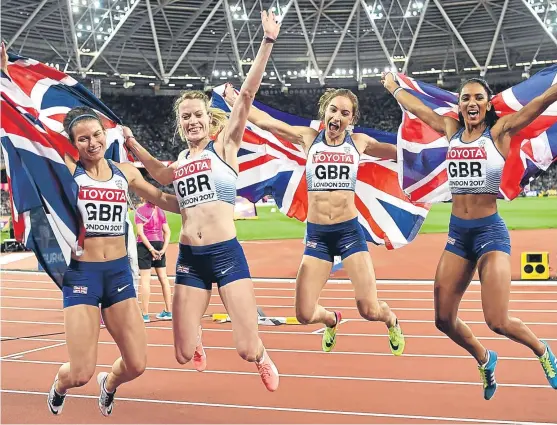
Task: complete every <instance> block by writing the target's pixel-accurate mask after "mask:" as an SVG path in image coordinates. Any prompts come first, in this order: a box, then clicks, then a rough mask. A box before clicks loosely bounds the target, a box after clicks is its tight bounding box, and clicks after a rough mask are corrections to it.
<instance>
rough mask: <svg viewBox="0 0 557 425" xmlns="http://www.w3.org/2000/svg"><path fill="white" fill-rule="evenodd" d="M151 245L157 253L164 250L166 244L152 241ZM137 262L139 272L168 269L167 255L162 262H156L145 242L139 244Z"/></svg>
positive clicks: (162, 258)
mask: <svg viewBox="0 0 557 425" xmlns="http://www.w3.org/2000/svg"><path fill="white" fill-rule="evenodd" d="M151 245H153V248H155V249H156V250H157V251H160V250H161V249H162V246H163V245H164V243H163V242H162V241H151ZM137 262H138V263H139V270H151V267H154V268H156V269H160V268H162V267H166V254H164V255H163V256H162V257H161V259H160V260H155V259H154V258H153V256H152V255H151V253H150V252H149V250H148V249H147V247H146V246H145V244H144V243H143V242H138V243H137Z"/></svg>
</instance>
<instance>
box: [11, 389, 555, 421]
mask: <svg viewBox="0 0 557 425" xmlns="http://www.w3.org/2000/svg"><path fill="white" fill-rule="evenodd" d="M0 391H1V392H3V393H7V394H24V395H39V396H41V397H44V396H46V395H48V393H45V392H39V391H21V390H8V389H2V390H0ZM68 397H69V398H88V399H98V398H99V396H98V395H85V394H69V395H68ZM118 401H130V402H135V403H150V404H162V405H179V406H197V407H218V408H223V409H241V410H263V411H270V412H273V411H274V412H290V413H313V414H319V415H339V416H363V417H374V418H398V419H415V420H427V421H440V422H460V423H462V422H472V423H487V424H504V425H517V424H524V425H545V424H547V422H518V421H507V420H493V419H475V418H455V417H442V416H420V415H401V414H395V413H372V412H350V411H346V410H317V409H303V408H295V407H271V406H257V405H244V404H225V403H203V402H194V401H179V400H155V399H145V398H130V397H118Z"/></svg>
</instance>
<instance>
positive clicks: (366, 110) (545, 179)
mask: <svg viewBox="0 0 557 425" xmlns="http://www.w3.org/2000/svg"><path fill="white" fill-rule="evenodd" d="M506 88H507V86H493V87H492V89H493V91H494V93H499V92H501V91H503V90H504V89H506ZM447 89H448V90H451V91H457V90H458V88H457V87H451V88H447ZM322 94H323V89H316V88H315V89H291V90H289V91H288V93H283V92H282V91H280V90H278V89H266V88H263V89H262V90H260V92H259V93H258V94H257V96H256V99H257V100H258V101H260V102H262V103H264V104H265V105H268V106H270V107H272V108H275V109H278V110H281V111H283V112H287V113H289V114H292V115H297V116H300V117H304V118H309V119H316V118H317V117H318V106H317V102H318V100H319V97H320V96H321V95H322ZM356 95H357V96H358V99H359V103H360V120H359V122H358V123H356V125H358V126H362V127H371V128H375V129H377V130H383V131H388V132H392V133H396V132H397V130H398V126H399V125H400V122H401V116H402V115H401V110H400V107H399V105H398V103H397V102H396V101H395V100H394V98H393V97H392V96H391V95H390V94H389V93H387V92H386V91H385V90H384V89H383V88H382V87H370V88H366V89H364V90H359V91H356ZM102 100H103V102H104V103H105V104H106V105H108V106H109V107H110V108H111V109H112V110H113V111H114V112H115V113H116V114H117V115H118V116H119V117H120V118H121V119H122V120H123V122H124V123H125V124H126V125H128V126H129V127H131V128H132V129H133V131H134V134H135V135H136V137H137V138H138V140H140V142H141V143H143V144H144V146H145V147H146V148H147V149H148V150H149V151H150V152H151V153H152V154H153V155H154V156H155V157H156V158H158V159H160V160H170V161H174V160H175V159H176V158H177V157H178V154H179V153H180V151H182V150H183V149H184V147H185V145H184V143H183V142H182V141H181V140H180V137H179V136H178V134H177V131H176V121H175V117H174V113H173V103H174V100H175V98H174V97H172V96H134V95H121V94H118V95H115V94H103V96H102ZM146 178H147V180H148V181H149V182H150V183H152V184H154V185H155V186H157V187H161V186H160V185H158V184H157V183H156V182H155V181H153V180H152V179H151V178H150V177H149V176H148V175H147V176H146ZM530 188H531V189H532V190H537V191H545V190H548V189H557V164H553V165H552V167H551V168H550V169H549V170H548V172H546V173H544V174H543V175H542V176H541V177H539V178H538V179H537V180H536V181H535V182H534V183H533V184H532V185H531V187H530ZM161 189H163V190H164V191H166V192H169V193H171V192H172V191H173V189H172V186H166V187H161Z"/></svg>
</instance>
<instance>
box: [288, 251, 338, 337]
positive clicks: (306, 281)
mask: <svg viewBox="0 0 557 425" xmlns="http://www.w3.org/2000/svg"><path fill="white" fill-rule="evenodd" d="M331 268H332V264H331V263H330V262H329V261H325V260H321V259H319V258H315V257H311V256H309V255H304V256H303V257H302V263H301V264H300V268H299V270H298V276H296V318H297V319H298V321H299V322H300V323H302V324H304V325H308V324H311V323H323V324H325V325H326V326H329V327H332V326H334V325H335V324H336V320H337V319H336V315H335V313H334V312H332V311H328V310H326V309H325V308H324V307H323V306H321V305H319V304H318V303H317V302H318V300H319V296H320V295H321V291H323V287H324V286H325V284H326V283H327V280H328V279H329V275H330V274H331Z"/></svg>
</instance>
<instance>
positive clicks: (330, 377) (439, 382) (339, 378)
mask: <svg viewBox="0 0 557 425" xmlns="http://www.w3.org/2000/svg"><path fill="white" fill-rule="evenodd" d="M0 361H1V362H13V363H27V364H48V365H61V364H63V362H54V361H41V360H13V359H1V360H0ZM96 367H102V368H107V369H111V368H112V365H108V364H106V365H105V364H97V365H96ZM146 370H153V371H158V372H184V373H199V372H197V371H196V370H195V369H179V368H172V367H153V366H151V367H147V368H146ZM203 374H216V375H241V376H259V373H258V372H244V371H236V370H234V371H231V370H208V369H206V370H204V371H203ZM280 377H281V378H295V379H323V380H333V381H360V382H391V383H404V384H434V385H457V386H474V387H478V386H481V385H482V384H481V382H469V381H442V380H427V379H397V378H373V377H369V376H337V375H302V374H287V373H281V374H280ZM497 385H498V386H501V387H515V388H543V389H544V390H547V389H548V386H549V384H545V385H540V384H501V383H499V382H498V383H497ZM549 388H551V387H549Z"/></svg>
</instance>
